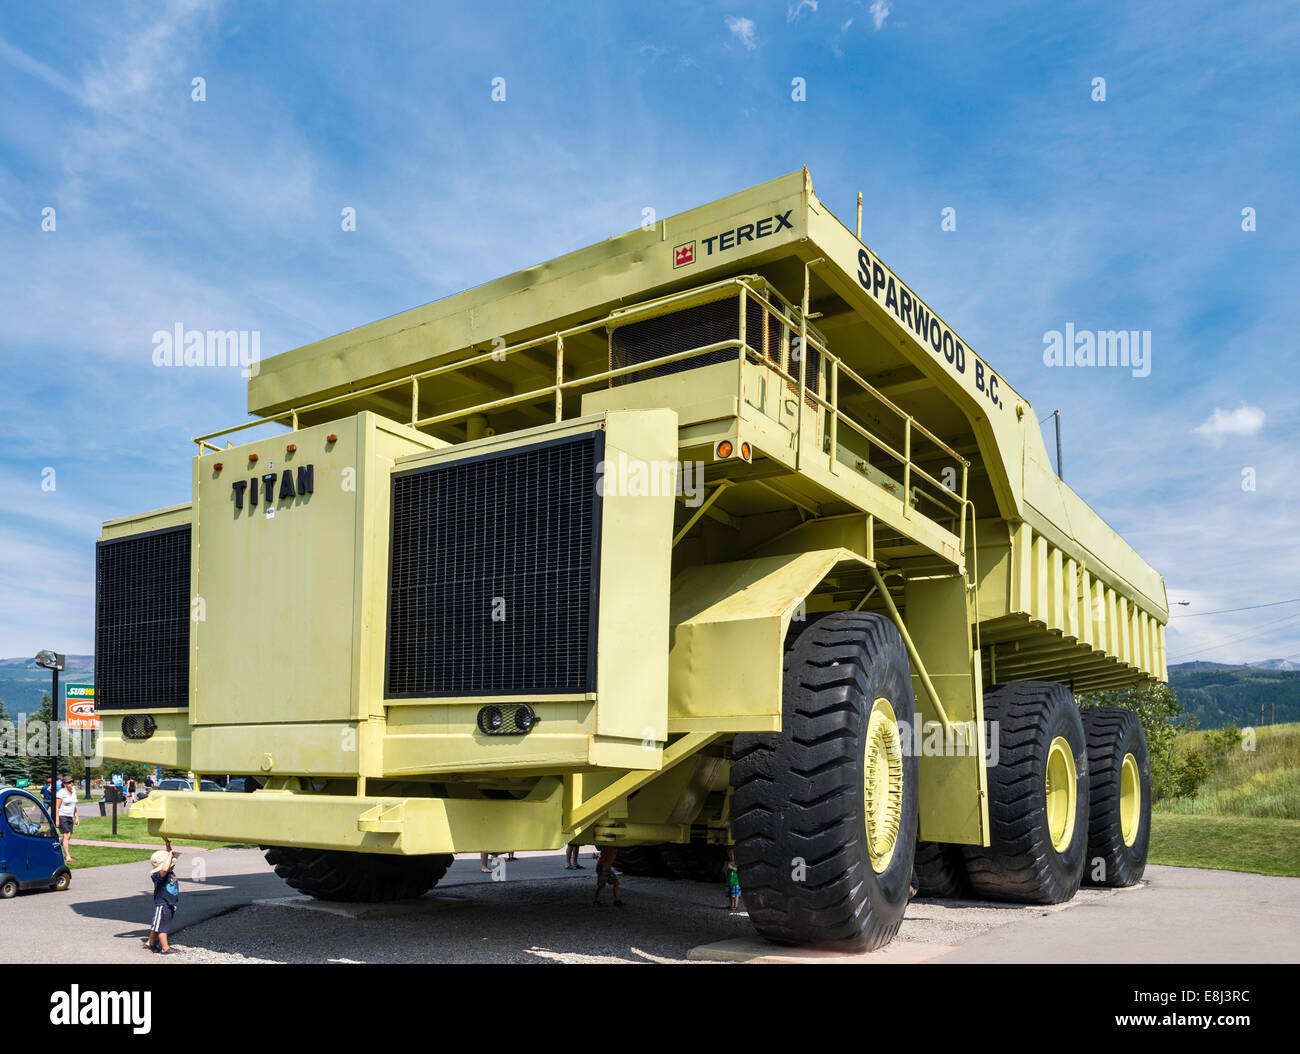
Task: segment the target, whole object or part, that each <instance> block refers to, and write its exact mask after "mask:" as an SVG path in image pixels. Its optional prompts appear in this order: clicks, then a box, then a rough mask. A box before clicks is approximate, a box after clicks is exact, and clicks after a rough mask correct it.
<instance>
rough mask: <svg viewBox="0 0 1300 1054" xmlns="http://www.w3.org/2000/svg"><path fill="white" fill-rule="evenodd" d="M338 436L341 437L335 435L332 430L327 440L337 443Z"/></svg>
mask: <svg viewBox="0 0 1300 1054" xmlns="http://www.w3.org/2000/svg"><path fill="white" fill-rule="evenodd" d="M338 438H339V437H338V436H337V435H335V434H334V433H333V432H331V433H330V434H329V435H327V436H326V437H325V442H327V443H336V442H338Z"/></svg>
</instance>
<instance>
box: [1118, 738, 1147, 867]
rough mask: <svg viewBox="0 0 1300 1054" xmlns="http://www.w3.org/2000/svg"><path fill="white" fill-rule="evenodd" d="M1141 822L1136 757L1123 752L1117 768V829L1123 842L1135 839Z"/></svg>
mask: <svg viewBox="0 0 1300 1054" xmlns="http://www.w3.org/2000/svg"><path fill="white" fill-rule="evenodd" d="M1141 822H1142V781H1141V780H1140V779H1139V778H1138V763H1137V758H1135V757H1134V756H1133V755H1132V754H1125V755H1124V761H1123V763H1122V764H1121V765H1120V769H1119V831H1120V834H1121V835H1123V836H1124V844H1125V845H1128V846H1131V845H1132V844H1133V843H1134V842H1136V841H1137V836H1138V825H1139V824H1140V823H1141Z"/></svg>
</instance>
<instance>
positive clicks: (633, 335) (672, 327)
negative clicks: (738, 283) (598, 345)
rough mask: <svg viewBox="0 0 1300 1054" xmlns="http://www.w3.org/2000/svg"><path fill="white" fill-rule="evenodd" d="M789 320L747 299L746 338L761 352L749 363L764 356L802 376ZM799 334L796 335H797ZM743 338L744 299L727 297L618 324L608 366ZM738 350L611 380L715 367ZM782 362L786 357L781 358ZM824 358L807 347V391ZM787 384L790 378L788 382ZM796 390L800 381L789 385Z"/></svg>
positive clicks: (731, 358)
mask: <svg viewBox="0 0 1300 1054" xmlns="http://www.w3.org/2000/svg"><path fill="white" fill-rule="evenodd" d="M787 330H788V327H787V326H786V324H785V323H784V322H783V321H782V320H781V319H780V318H779V317H777V316H776V315H774V314H773V313H772V312H771V310H770V309H769V308H768V307H767V305H766V302H765V301H763V300H760V299H758V298H757V297H755V296H752V295H748V294H747V295H746V297H745V342H746V343H747V344H748V345H749V346H750V347H751V348H752V349H754V351H755V352H757V353H758V356H757V357H756V356H753V355H751V356H750V361H751V362H756V361H758V357H761V358H765V359H767V360H768V361H769V362H772V363H774V364H776V365H778V366H782V367H783V368H784V369H785V370H786V371H787V372H788V373H790V374H791V375H792V376H795V377H797V376H798V375H799V363H798V360H797V359H793V358H792V357H791V356H790V354H789V347H788V338H789V336H790V335H791V334H788V333H787ZM793 335H795V336H797V333H795V334H793ZM739 337H740V299H739V297H738V296H729V297H727V298H726V299H724V300H715V301H713V302H711V303H708V304H698V305H696V306H695V307H688V308H684V309H682V310H681V311H674V312H672V313H670V314H667V315H659V316H657V317H655V318H647V319H644V320H643V321H641V322H631V323H628V324H627V325H626V326H618V327H617V328H615V329H614V330H612V331H611V333H610V335H609V368H610V369H611V370H617V369H622V368H623V367H625V366H635V365H636V364H637V363H639V362H649V361H651V360H652V359H657V358H660V357H662V356H664V355H673V354H675V353H676V352H679V351H688V350H690V349H691V348H703V347H707V346H708V345H710V344H717V343H719V342H720V341H724V340H737V339H739ZM736 354H737V353H736V350H735V349H734V348H723V349H721V350H719V351H711V352H709V353H708V354H707V355H697V356H695V357H693V358H689V359H679V360H678V361H677V362H668V363H664V364H663V365H661V366H651V367H650V368H649V369H645V370H634V371H633V372H632V373H625V374H623V375H622V376H621V377H615V378H614V379H613V383H614V384H630V383H632V382H634V381H644V380H648V379H650V378H652V377H666V376H668V375H670V374H674V373H682V372H683V371H685V370H693V369H695V368H697V367H699V366H711V365H713V364H714V363H718V362H734V361H735V359H736ZM783 360H784V361H783ZM820 366H821V356H820V355H819V354H818V352H817V350H816V349H815V348H810V349H809V350H808V368H807V375H806V377H805V382H804V383H805V384H806V385H807V387H808V389H809V391H812V392H819V391H820V387H819V384H820V377H819V373H818V371H819V368H820ZM786 383H787V384H789V382H786ZM790 387H791V388H793V389H796V390H797V389H798V385H797V384H792V385H790Z"/></svg>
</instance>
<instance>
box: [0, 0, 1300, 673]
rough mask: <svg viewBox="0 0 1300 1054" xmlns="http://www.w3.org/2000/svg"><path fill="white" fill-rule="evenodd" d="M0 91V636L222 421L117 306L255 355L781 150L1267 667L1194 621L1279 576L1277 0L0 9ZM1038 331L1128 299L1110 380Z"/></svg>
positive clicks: (1291, 317)
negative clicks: (1051, 357)
mask: <svg viewBox="0 0 1300 1054" xmlns="http://www.w3.org/2000/svg"><path fill="white" fill-rule="evenodd" d="M796 4H797V5H798V6H797V7H796ZM195 77H203V78H204V79H205V84H206V96H207V97H206V101H203V102H196V101H193V100H192V98H191V93H192V87H191V85H192V81H193V78H195ZM494 77H504V78H505V82H506V101H505V102H503V103H494V102H493V101H492V100H491V97H490V95H491V82H492V79H493V78H494ZM795 77H802V78H804V80H805V82H806V85H807V89H806V90H807V98H806V101H804V102H795V101H793V100H792V98H791V91H792V87H791V81H792V78H795ZM1097 77H1103V78H1105V91H1106V98H1105V101H1104V102H1100V101H1094V99H1093V98H1092V95H1093V91H1094V89H1093V80H1094V78H1097ZM0 96H2V97H3V100H4V105H3V106H2V107H0V246H2V249H0V290H2V292H0V298H3V299H2V301H0V304H2V306H3V318H4V322H3V329H2V330H0V337H2V339H0V364H2V367H3V372H2V374H0V376H3V381H4V383H3V387H0V655H2V656H6V657H7V656H19V655H28V654H32V653H34V652H35V651H36V649H37V648H39V647H55V648H58V649H60V650H64V651H68V652H85V651H89V650H91V646H92V638H93V593H94V539H95V537H96V535H97V533H98V524H99V523H100V521H102V520H104V519H108V518H111V517H114V516H120V515H124V514H127V513H132V512H138V511H142V510H144V509H148V508H154V507H158V506H163V505H168V504H174V503H177V502H182V501H186V500H188V481H189V466H188V461H189V458H190V456H191V454H192V451H193V447H192V445H191V444H190V443H189V439H190V437H191V436H193V435H196V434H199V433H201V432H205V431H210V430H212V429H215V428H219V427H222V426H225V425H227V424H233V423H236V422H237V421H238V420H240V419H241V418H242V416H243V414H244V407H245V395H244V384H245V382H244V379H243V378H242V377H240V376H239V373H238V371H237V370H234V369H226V370H221V369H215V368H214V369H189V370H186V369H181V370H175V369H161V368H158V367H156V366H154V365H153V361H152V352H153V345H152V334H153V333H154V332H155V331H157V330H160V329H171V328H172V327H174V326H175V325H176V324H177V323H182V324H184V325H185V326H186V327H187V328H194V329H223V330H228V329H248V330H258V331H260V332H261V339H262V351H263V354H264V355H270V354H274V353H275V352H278V351H282V350H285V349H288V348H292V347H296V346H298V345H300V344H303V343H306V342H309V341H311V340H315V339H317V338H320V337H323V336H327V335H329V334H332V333H336V332H339V331H341V330H343V329H347V328H349V327H352V326H356V325H360V324H363V323H365V322H369V321H372V320H374V319H376V318H380V317H382V316H386V315H390V314H393V313H394V312H397V311H401V310H404V309H406V308H409V307H413V306H416V305H418V304H422V303H425V302H428V301H430V300H433V299H437V298H439V297H442V296H445V295H447V294H449V293H453V292H456V291H457V290H460V289H463V288H465V287H467V286H470V285H474V284H477V283H479V282H482V281H487V280H489V279H492V278H495V277H498V276H500V275H503V274H506V273H509V272H511V271H515V270H518V269H519V268H521V267H526V266H528V265H531V264H534V263H538V262H540V261H543V260H546V259H549V258H551V257H554V256H557V255H559V254H561V253H564V252H567V251H569V250H572V249H575V248H579V247H581V246H583V245H586V244H589V243H592V242H594V241H598V240H601V239H603V238H606V237H608V236H610V235H613V234H617V233H621V232H623V231H625V230H629V229H631V228H633V227H635V226H637V224H638V223H639V222H640V220H641V216H642V210H643V209H644V208H646V207H652V208H654V209H655V211H656V213H657V214H658V215H659V216H666V215H670V214H672V213H674V212H677V211H680V210H682V209H686V208H689V207H692V206H694V205H697V204H700V203H702V202H705V201H708V200H711V199H713V198H716V197H720V196H722V195H725V194H728V193H732V192H734V191H736V190H739V189H741V188H742V187H746V186H750V185H752V184H755V183H758V182H762V181H764V180H766V179H770V178H772V177H774V176H777V175H780V174H782V173H785V172H788V171H791V170H793V169H796V168H798V167H800V166H801V165H804V164H806V165H808V166H809V168H810V169H811V170H812V174H813V180H814V184H815V186H816V189H817V192H818V195H819V197H821V199H822V200H823V201H825V202H827V203H828V204H830V205H831V206H832V207H833V208H835V209H836V210H837V211H838V212H839V213H840V215H841V216H842V217H844V218H845V219H847V220H849V221H850V222H852V214H853V208H854V202H855V195H856V192H857V191H858V190H862V191H864V193H865V195H866V206H865V209H864V217H863V237H864V240H865V241H866V242H867V244H868V245H870V246H871V247H872V248H873V249H875V250H876V251H877V252H878V253H879V254H880V255H881V256H882V257H883V258H884V259H885V260H886V261H887V262H888V263H889V264H890V265H891V266H892V267H893V268H894V269H895V270H896V271H898V272H899V273H900V274H901V275H903V276H904V277H905V278H906V279H907V280H908V281H909V283H910V284H911V285H912V286H913V287H914V288H916V289H917V290H918V291H919V292H920V293H921V294H922V295H923V296H925V297H926V299H927V300H928V301H929V302H930V303H932V304H934V305H936V306H937V307H938V308H939V309H940V310H941V311H942V312H943V314H944V315H945V317H946V318H947V319H948V320H949V321H951V322H952V323H953V325H954V326H955V327H956V328H957V330H958V332H960V333H961V334H962V335H963V336H964V337H965V338H967V340H968V341H969V343H970V344H971V345H972V346H973V347H974V348H976V349H977V350H978V351H979V352H980V353H981V354H982V355H984V356H985V357H986V358H988V359H989V360H990V361H991V362H992V363H994V364H995V366H996V367H997V368H998V369H999V370H1000V371H1001V372H1002V373H1004V374H1005V375H1006V376H1007V377H1008V379H1009V380H1010V381H1011V382H1012V383H1013V384H1014V385H1015V386H1016V387H1017V388H1018V389H1019V390H1020V391H1021V392H1022V393H1024V394H1025V395H1027V396H1028V397H1029V398H1030V399H1031V400H1032V402H1033V404H1034V406H1035V408H1036V410H1037V412H1038V414H1039V416H1040V417H1042V416H1045V415H1047V414H1049V413H1050V412H1051V411H1052V410H1053V409H1057V408H1059V409H1060V410H1061V411H1062V413H1063V415H1064V422H1065V424H1064V432H1065V457H1064V462H1065V466H1064V467H1065V475H1066V479H1067V480H1068V481H1069V482H1070V483H1071V484H1072V485H1073V486H1074V487H1075V488H1076V489H1077V490H1078V491H1079V492H1080V494H1081V495H1082V496H1083V497H1084V498H1085V499H1087V500H1088V501H1089V502H1090V503H1091V504H1092V505H1093V506H1094V508H1096V509H1097V510H1098V512H1100V513H1101V514H1102V515H1103V516H1104V517H1105V518H1106V519H1107V520H1109V521H1110V523H1111V524H1112V525H1113V526H1115V527H1116V529H1118V530H1119V531H1120V532H1121V533H1122V534H1123V535H1125V537H1126V538H1128V539H1129V540H1130V541H1131V542H1132V543H1133V544H1134V545H1135V546H1136V547H1137V548H1138V550H1139V551H1140V552H1141V553H1142V554H1143V555H1144V556H1145V557H1146V558H1147V559H1148V560H1149V561H1150V562H1151V563H1152V564H1153V565H1154V566H1155V567H1156V568H1157V569H1159V570H1160V571H1161V572H1162V573H1163V574H1164V575H1165V578H1166V582H1167V585H1168V589H1169V594H1170V599H1171V601H1175V602H1176V601H1179V600H1188V601H1190V602H1191V603H1190V605H1189V606H1186V607H1181V606H1174V607H1173V612H1174V613H1175V615H1176V616H1187V615H1195V616H1196V617H1178V618H1176V619H1175V621H1173V622H1172V623H1171V627H1170V632H1169V656H1170V659H1171V661H1181V660H1185V659H1191V658H1204V659H1209V660H1214V661H1220V662H1241V661H1258V660H1263V659H1268V658H1277V657H1289V658H1291V659H1293V660H1300V604H1294V605H1282V606H1279V607H1275V608H1264V609H1257V610H1253V611H1244V612H1235V613H1230V614H1224V615H1215V614H1204V615H1203V614H1201V613H1203V612H1204V613H1208V612H1214V611H1217V610H1219V609H1224V608H1238V607H1243V606H1247V605H1255V604H1263V603H1269V602H1273V601H1283V600H1289V599H1293V598H1298V597H1300V547H1298V546H1297V542H1300V528H1298V527H1297V521H1298V520H1300V500H1297V499H1298V496H1300V384H1297V380H1296V378H1297V365H1298V363H1300V339H1298V337H1297V334H1300V306H1298V305H1300V296H1297V292H1296V289H1297V278H1298V277H1300V268H1298V267H1297V257H1298V255H1300V248H1297V247H1298V246H1300V222H1298V220H1297V213H1296V205H1297V202H1296V198H1297V193H1298V192H1300V180H1298V179H1297V175H1298V174H1300V165H1298V163H1297V162H1298V161H1300V12H1298V11H1297V9H1296V7H1295V5H1294V4H1287V3H1275V4H1274V3H1255V4H1247V5H1234V6H1229V5H1223V4H1219V3H1209V4H1198V3H1194V2H1188V3H1171V4H1159V3H1150V4H1141V5H1133V6H1131V7H1128V6H1123V5H1118V4H1057V3H1053V4H1041V5H1036V4H1015V3H1012V4H999V3H985V4H979V5H967V4H956V3H950V4H944V3H930V4H921V3H917V2H910V0H889V2H888V3H886V2H884V0H876V2H874V3H870V2H869V3H857V2H853V0H845V2H836V0H818V2H817V3H812V2H811V0H802V2H800V0H795V3H784V2H783V3H755V2H747V3H741V2H737V3H721V4H716V5H711V4H698V3H664V4H654V5H635V6H634V5H625V4H612V3H611V4H607V5H592V6H590V7H587V6H585V5H579V4H573V5H526V4H511V3H502V2H495V3H493V4H491V5H450V4H448V5H442V4H432V3H429V4H401V3H385V4H382V5H357V4H355V3H346V4H344V3H320V4H312V5H308V4H305V3H300V4H288V3H286V4H276V5H269V4H253V3H199V2H194V3H179V4H169V5H163V4H152V3H148V4H146V3H138V4H137V3H131V4H115V3H104V4H94V5H87V4H81V3H62V4H61V3H49V4H41V5H10V6H8V7H7V8H6V10H5V13H4V15H3V16H0ZM344 207H352V208H354V209H356V215H357V229H356V231H354V232H344V231H342V230H341V229H340V210H341V209H343V208H344ZM949 207H951V208H953V209H955V210H956V219H957V229H956V230H955V231H944V230H941V227H940V214H941V210H942V209H944V208H949ZM47 208H53V209H54V210H55V213H54V217H55V229H54V230H42V219H43V217H44V216H46V215H47V214H46V213H45V212H44V211H43V210H46V209H47ZM1244 208H1251V209H1254V210H1255V217H1256V229H1255V230H1253V231H1244V230H1243V229H1242V210H1243V209H1244ZM1069 322H1073V323H1074V324H1075V326H1076V327H1077V328H1079V329H1091V330H1108V329H1138V330H1150V331H1151V334H1152V364H1151V365H1152V368H1151V372H1150V375H1149V376H1147V377H1144V378H1135V377H1133V376H1131V374H1130V373H1129V372H1128V371H1124V370H1118V369H1093V370H1080V369H1050V368H1048V367H1046V366H1045V365H1044V364H1043V359H1042V352H1043V334H1044V333H1046V332H1047V331H1049V330H1053V329H1056V330H1060V329H1063V328H1064V326H1065V324H1066V323H1069ZM1048 427H1050V420H1049V424H1048ZM1050 445H1051V441H1050V437H1049V446H1050ZM1248 468H1249V469H1253V470H1254V477H1255V481H1256V482H1255V490H1253V491H1245V490H1243V489H1242V473H1243V470H1245V469H1248ZM48 470H53V472H52V474H51V472H50V471H48ZM51 486H52V489H51Z"/></svg>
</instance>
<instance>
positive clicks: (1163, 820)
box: [1148, 812, 1300, 878]
mask: <svg viewBox="0 0 1300 1054" xmlns="http://www.w3.org/2000/svg"><path fill="white" fill-rule="evenodd" d="M1148 859H1149V860H1150V862H1151V863H1153V864H1169V865H1172V866H1173V867H1207V868H1212V869H1214V870H1217V871H1253V872H1257V873H1259V874H1261V875H1285V876H1289V877H1292V878H1300V820H1287V819H1277V818H1259V817H1249V816H1181V815H1177V814H1172V813H1166V812H1155V813H1153V814H1152V816H1151V851H1150V854H1149V856H1148Z"/></svg>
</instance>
